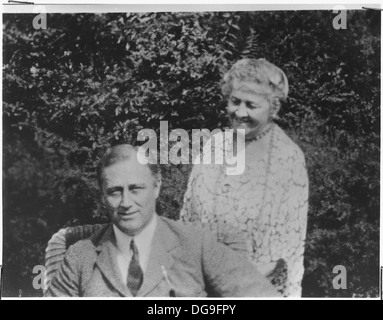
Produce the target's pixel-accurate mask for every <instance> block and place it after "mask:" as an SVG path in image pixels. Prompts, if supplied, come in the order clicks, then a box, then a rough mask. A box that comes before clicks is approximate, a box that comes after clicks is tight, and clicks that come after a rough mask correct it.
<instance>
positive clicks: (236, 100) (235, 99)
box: [231, 97, 241, 106]
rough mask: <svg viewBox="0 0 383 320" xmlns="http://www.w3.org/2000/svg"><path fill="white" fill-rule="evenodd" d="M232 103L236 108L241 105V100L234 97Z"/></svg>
mask: <svg viewBox="0 0 383 320" xmlns="http://www.w3.org/2000/svg"><path fill="white" fill-rule="evenodd" d="M231 102H232V103H233V104H234V105H235V106H238V105H240V104H241V100H240V99H237V98H234V97H232V98H231Z"/></svg>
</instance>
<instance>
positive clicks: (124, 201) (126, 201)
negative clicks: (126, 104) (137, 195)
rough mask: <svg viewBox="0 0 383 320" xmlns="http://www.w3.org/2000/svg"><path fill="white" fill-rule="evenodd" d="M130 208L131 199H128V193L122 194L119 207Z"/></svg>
mask: <svg viewBox="0 0 383 320" xmlns="http://www.w3.org/2000/svg"><path fill="white" fill-rule="evenodd" d="M131 206H132V199H131V198H130V195H129V192H123V194H122V199H121V207H124V208H130V207H131Z"/></svg>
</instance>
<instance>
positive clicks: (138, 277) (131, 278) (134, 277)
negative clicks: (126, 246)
mask: <svg viewBox="0 0 383 320" xmlns="http://www.w3.org/2000/svg"><path fill="white" fill-rule="evenodd" d="M130 250H132V252H133V256H132V260H130V264H129V269H128V288H129V290H130V292H131V293H132V295H133V296H134V297H135V296H136V295H137V292H138V290H139V289H140V287H141V285H142V281H143V280H144V274H143V272H142V269H141V267H140V260H139V258H138V249H137V247H136V244H135V243H134V239H132V241H131V242H130Z"/></svg>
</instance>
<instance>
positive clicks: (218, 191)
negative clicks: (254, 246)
mask: <svg viewBox="0 0 383 320" xmlns="http://www.w3.org/2000/svg"><path fill="white" fill-rule="evenodd" d="M274 128H275V123H274V122H272V123H271V124H270V125H269V127H268V128H267V129H266V130H265V131H263V132H262V133H260V134H258V135H256V136H255V137H252V138H251V139H249V140H246V142H250V143H251V142H255V141H257V140H260V139H261V138H263V137H265V136H266V135H267V134H268V133H270V132H271V137H270V140H269V144H268V148H267V149H268V150H267V157H266V167H265V169H266V170H265V171H266V172H265V182H264V186H263V192H262V198H261V199H262V200H261V203H262V206H261V208H263V207H264V203H265V199H266V190H267V185H268V179H269V176H270V166H271V157H272V149H273V145H274V132H275V130H273V129H274ZM246 167H248V166H246ZM225 169H226V166H225V165H220V166H219V170H218V172H217V175H218V176H217V179H216V183H215V192H214V195H213V199H212V200H213V203H214V205H213V211H214V220H215V221H218V219H217V218H218V217H217V216H219V215H220V213H219V212H217V208H218V207H219V205H218V202H217V201H218V196H221V195H222V194H228V193H230V192H233V190H232V185H231V183H230V181H228V179H227V176H226V171H225ZM243 174H244V173H243ZM245 175H246V178H248V174H245ZM229 177H230V176H229ZM234 192H238V190H234ZM260 214H261V212H260V213H259V214H258V215H257V217H256V220H258V219H259V216H260ZM225 220H226V219H225V218H224V221H223V222H225ZM252 231H253V232H255V230H252Z"/></svg>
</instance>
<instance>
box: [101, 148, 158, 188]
mask: <svg viewBox="0 0 383 320" xmlns="http://www.w3.org/2000/svg"><path fill="white" fill-rule="evenodd" d="M137 151H138V147H133V146H132V145H130V144H119V145H116V146H114V147H111V148H109V149H108V150H107V151H106V152H105V154H104V155H103V156H102V158H101V159H100V162H99V163H98V165H97V180H98V184H99V186H100V188H101V189H102V173H103V170H104V169H105V168H107V167H110V166H112V165H114V164H116V163H119V162H122V161H127V160H130V159H132V157H136V159H137ZM150 157H154V155H152V154H151V153H150V152H149V158H150ZM156 160H157V159H153V161H151V162H152V163H153V164H151V163H148V164H147V166H148V167H149V169H150V171H151V172H152V174H153V176H154V178H155V179H156V180H158V179H161V168H160V166H159V165H158V164H157V161H156Z"/></svg>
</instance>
